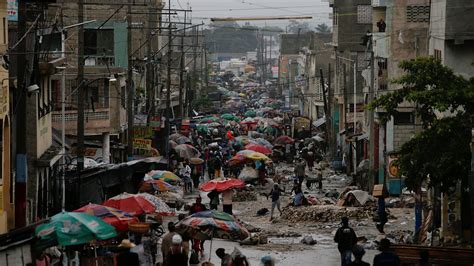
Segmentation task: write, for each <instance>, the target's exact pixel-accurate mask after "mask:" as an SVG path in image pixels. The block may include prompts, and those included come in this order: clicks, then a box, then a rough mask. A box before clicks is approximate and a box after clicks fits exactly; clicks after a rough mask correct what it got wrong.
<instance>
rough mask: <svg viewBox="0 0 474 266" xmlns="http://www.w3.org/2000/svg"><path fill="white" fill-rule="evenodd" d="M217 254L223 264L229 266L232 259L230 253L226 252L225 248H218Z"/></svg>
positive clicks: (222, 265)
mask: <svg viewBox="0 0 474 266" xmlns="http://www.w3.org/2000/svg"><path fill="white" fill-rule="evenodd" d="M216 255H217V257H219V259H221V266H228V265H229V264H230V263H231V261H232V257H231V256H230V254H228V253H226V252H225V249H223V248H218V249H217V250H216Z"/></svg>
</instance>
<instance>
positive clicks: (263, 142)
mask: <svg viewBox="0 0 474 266" xmlns="http://www.w3.org/2000/svg"><path fill="white" fill-rule="evenodd" d="M255 142H256V143H257V144H260V145H262V146H265V147H267V148H269V149H273V145H272V144H271V143H270V142H269V141H268V140H266V139H264V138H257V139H255Z"/></svg>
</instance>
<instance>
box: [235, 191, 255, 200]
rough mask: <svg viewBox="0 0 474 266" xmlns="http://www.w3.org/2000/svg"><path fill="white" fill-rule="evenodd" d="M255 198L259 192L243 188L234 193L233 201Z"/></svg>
mask: <svg viewBox="0 0 474 266" xmlns="http://www.w3.org/2000/svg"><path fill="white" fill-rule="evenodd" d="M255 200H257V193H256V192H255V191H249V190H242V191H238V192H236V193H234V195H233V196H232V201H234V202H242V201H255Z"/></svg>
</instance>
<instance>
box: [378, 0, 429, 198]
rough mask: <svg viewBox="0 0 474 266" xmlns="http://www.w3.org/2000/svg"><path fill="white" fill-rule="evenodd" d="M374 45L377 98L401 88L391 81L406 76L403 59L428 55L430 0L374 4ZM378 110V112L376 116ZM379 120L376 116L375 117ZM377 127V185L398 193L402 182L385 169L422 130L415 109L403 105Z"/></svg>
mask: <svg viewBox="0 0 474 266" xmlns="http://www.w3.org/2000/svg"><path fill="white" fill-rule="evenodd" d="M372 7H373V10H372V14H373V17H372V24H373V28H372V32H373V33H372V44H373V52H374V96H375V97H376V96H377V95H382V94H383V93H385V92H386V91H393V90H397V89H399V88H400V85H398V84H395V83H392V82H389V81H390V80H394V79H396V78H398V77H400V76H401V75H402V74H403V73H402V70H401V69H400V68H399V64H400V62H402V61H403V60H409V59H414V58H416V57H420V56H427V55H428V41H429V30H430V1H429V0H410V1H407V0H403V1H392V0H378V1H375V0H374V1H372ZM377 111H378V110H376V113H377ZM376 117H377V115H376ZM373 126H374V132H375V133H374V134H375V135H374V136H371V137H374V138H375V147H374V151H373V152H375V153H376V155H375V160H374V167H375V169H374V170H375V172H376V173H377V176H378V182H380V183H383V182H386V183H387V185H388V188H389V191H390V192H391V193H393V194H398V193H400V191H401V185H403V184H402V182H401V181H400V179H399V178H397V177H395V176H392V175H391V174H390V172H389V171H387V170H386V167H387V165H388V163H389V161H391V160H392V159H393V158H394V157H393V156H394V155H393V154H394V153H396V152H397V150H399V149H400V148H401V146H402V145H403V144H404V143H405V142H406V141H408V140H409V139H410V138H411V137H412V136H413V135H414V134H415V133H416V132H417V131H418V130H420V127H419V126H417V123H416V121H415V114H414V112H413V106H412V105H411V104H410V103H402V104H400V105H399V107H398V114H397V115H395V117H393V118H392V119H391V120H390V121H389V122H387V123H386V124H383V125H382V124H380V123H378V121H377V119H376V121H375V123H374V124H373Z"/></svg>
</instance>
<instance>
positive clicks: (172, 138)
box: [169, 133, 184, 141]
mask: <svg viewBox="0 0 474 266" xmlns="http://www.w3.org/2000/svg"><path fill="white" fill-rule="evenodd" d="M180 137H184V135H183V134H180V133H174V134H171V135H170V136H169V139H170V140H172V141H176V140H177V139H178V138H180Z"/></svg>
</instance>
